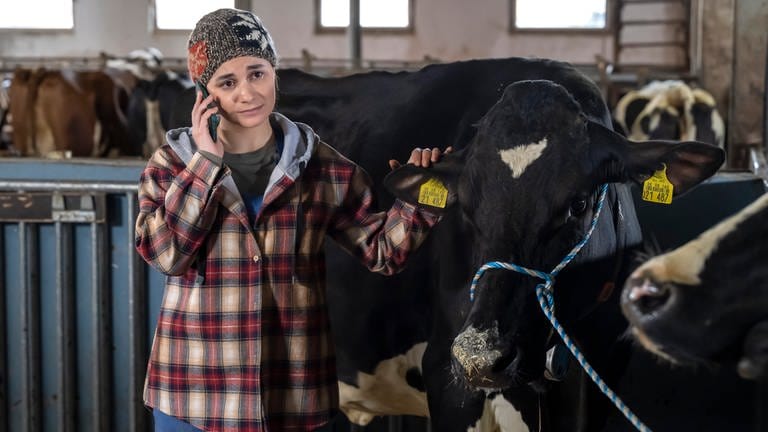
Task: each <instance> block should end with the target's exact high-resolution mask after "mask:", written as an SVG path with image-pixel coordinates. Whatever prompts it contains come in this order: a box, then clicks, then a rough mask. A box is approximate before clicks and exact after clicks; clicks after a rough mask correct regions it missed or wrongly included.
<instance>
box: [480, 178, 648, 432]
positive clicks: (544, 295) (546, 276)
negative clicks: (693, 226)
mask: <svg viewBox="0 0 768 432" xmlns="http://www.w3.org/2000/svg"><path fill="white" fill-rule="evenodd" d="M607 192H608V185H607V184H604V185H602V186H601V188H600V198H599V199H598V202H597V209H596V210H595V214H594V216H593V217H592V223H591V224H590V226H589V229H588V230H587V233H586V234H585V235H584V238H583V239H582V240H581V241H580V242H579V243H578V244H576V246H574V247H573V249H571V251H570V252H568V254H567V255H566V256H565V257H564V258H563V259H562V261H560V264H558V265H557V266H555V268H554V269H552V271H551V272H549V273H545V272H542V271H539V270H532V269H529V268H526V267H522V266H519V265H517V264H513V263H507V262H501V261H491V262H488V263H486V264H484V265H483V266H482V267H480V269H479V270H478V271H477V273H475V277H474V278H472V283H471V285H470V286H469V299H470V300H471V301H474V300H475V289H476V288H477V283H478V282H479V281H480V277H482V275H483V273H485V271H486V270H488V269H506V270H511V271H514V272H517V273H522V274H527V275H529V276H533V277H537V278H539V279H542V280H544V283H540V284H538V285H536V298H537V299H538V300H539V305H540V306H541V310H542V311H543V312H544V315H545V316H546V317H547V319H548V320H549V322H550V323H551V324H552V327H554V329H555V331H557V334H559V335H560V337H561V338H562V339H563V342H564V343H565V346H567V347H568V349H569V350H570V351H571V354H573V356H574V357H575V358H576V360H577V361H578V362H579V364H580V365H581V367H582V368H583V369H584V370H585V371H586V372H587V375H589V377H590V378H592V381H594V382H595V384H597V387H598V388H599V389H600V390H601V391H602V392H603V393H604V394H605V395H606V396H607V397H608V399H610V400H611V402H613V404H614V405H615V406H616V408H618V409H619V411H621V413H622V414H624V417H626V418H627V420H629V421H630V423H632V425H633V426H634V427H635V428H636V429H637V430H639V431H642V432H650V429H649V428H648V427H647V426H645V425H644V424H643V422H641V421H640V419H639V418H637V416H636V415H635V414H634V413H633V412H632V411H630V409H629V407H627V406H626V405H625V404H624V402H623V401H622V400H621V399H620V398H619V397H618V396H617V395H616V393H614V392H613V390H611V389H610V388H609V387H608V386H607V385H606V384H605V382H603V380H602V379H601V378H600V376H599V375H598V374H597V372H595V370H594V369H593V368H592V366H591V365H590V364H589V362H587V360H586V359H585V358H584V355H583V354H582V353H581V351H579V349H578V348H577V347H576V345H575V344H574V343H573V341H572V340H571V338H570V337H568V335H567V334H566V333H565V329H563V326H561V325H560V322H558V320H557V318H555V298H554V284H555V276H557V274H558V273H560V271H561V270H562V269H563V268H565V266H566V265H568V263H570V262H571V261H573V259H574V258H576V255H578V254H579V252H580V251H581V248H583V247H584V245H585V244H587V242H588V241H589V239H590V238H591V237H592V232H593V231H594V230H595V227H596V226H597V221H598V219H599V218H600V213H601V212H602V210H603V205H604V204H605V196H606V194H607Z"/></svg>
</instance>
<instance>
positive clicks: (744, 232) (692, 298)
mask: <svg viewBox="0 0 768 432" xmlns="http://www.w3.org/2000/svg"><path fill="white" fill-rule="evenodd" d="M766 238H768V195H764V196H763V197H762V198H760V199H758V200H757V201H755V202H754V203H753V204H751V205H750V206H748V207H747V208H745V209H744V210H742V211H741V212H739V213H737V214H736V215H734V216H732V217H730V218H728V219H726V220H724V221H723V222H721V223H719V224H718V225H716V226H714V227H712V228H711V229H709V230H707V231H705V232H704V233H702V234H701V235H700V236H699V237H697V238H696V239H694V240H692V241H690V242H689V243H687V244H685V245H683V246H681V247H679V248H678V249H676V250H674V251H672V252H669V253H666V254H664V255H660V256H657V257H654V258H652V259H651V260H649V261H648V262H646V263H645V264H643V265H642V266H640V267H639V268H638V269H637V270H635V272H634V273H633V274H632V276H631V277H630V278H629V280H628V281H627V284H626V286H625V288H624V291H623V293H622V296H621V303H622V309H623V311H624V314H625V316H626V317H627V318H628V319H629V322H630V325H631V332H632V334H633V335H634V336H635V338H636V339H637V340H638V341H639V342H640V343H641V344H642V345H643V346H644V347H645V348H647V349H648V350H650V351H652V352H654V353H656V354H658V355H660V356H662V357H664V358H667V359H669V360H671V361H673V362H679V363H690V362H695V363H701V362H704V363H711V362H717V363H725V364H731V365H732V364H735V363H736V362H737V361H738V371H739V374H741V375H742V376H743V377H745V378H757V377H759V376H761V375H762V376H765V375H767V374H768V266H766V264H765V263H766V261H767V260H768V244H766V242H765V240H764V239H766Z"/></svg>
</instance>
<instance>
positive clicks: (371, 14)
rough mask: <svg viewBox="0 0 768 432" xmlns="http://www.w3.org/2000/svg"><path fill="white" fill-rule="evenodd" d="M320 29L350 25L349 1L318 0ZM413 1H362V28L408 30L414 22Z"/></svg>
mask: <svg viewBox="0 0 768 432" xmlns="http://www.w3.org/2000/svg"><path fill="white" fill-rule="evenodd" d="M315 3H316V5H317V16H318V29H320V30H331V29H337V30H338V29H342V28H346V27H347V26H348V25H349V0H316V2H315ZM412 3H413V1H412V0H360V27H362V28H364V29H377V30H408V29H410V28H411V23H412V22H413V19H412V18H413V17H412V15H413V14H412V10H413V9H412Z"/></svg>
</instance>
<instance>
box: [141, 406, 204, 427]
mask: <svg viewBox="0 0 768 432" xmlns="http://www.w3.org/2000/svg"><path fill="white" fill-rule="evenodd" d="M152 415H153V416H154V417H155V432H202V429H198V428H196V427H194V426H192V425H191V424H189V423H187V422H185V421H182V420H179V419H177V418H176V417H173V416H169V415H168V414H166V413H164V412H162V411H160V410H158V409H153V410H152Z"/></svg>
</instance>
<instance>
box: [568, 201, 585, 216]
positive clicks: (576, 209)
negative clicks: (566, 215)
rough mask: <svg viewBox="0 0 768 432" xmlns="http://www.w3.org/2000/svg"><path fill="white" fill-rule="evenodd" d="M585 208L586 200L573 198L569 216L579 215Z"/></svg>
mask: <svg viewBox="0 0 768 432" xmlns="http://www.w3.org/2000/svg"><path fill="white" fill-rule="evenodd" d="M586 210H587V200H585V199H581V198H580V199H575V200H573V202H572V203H571V216H579V215H581V214H582V213H584V212H585V211H586Z"/></svg>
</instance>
